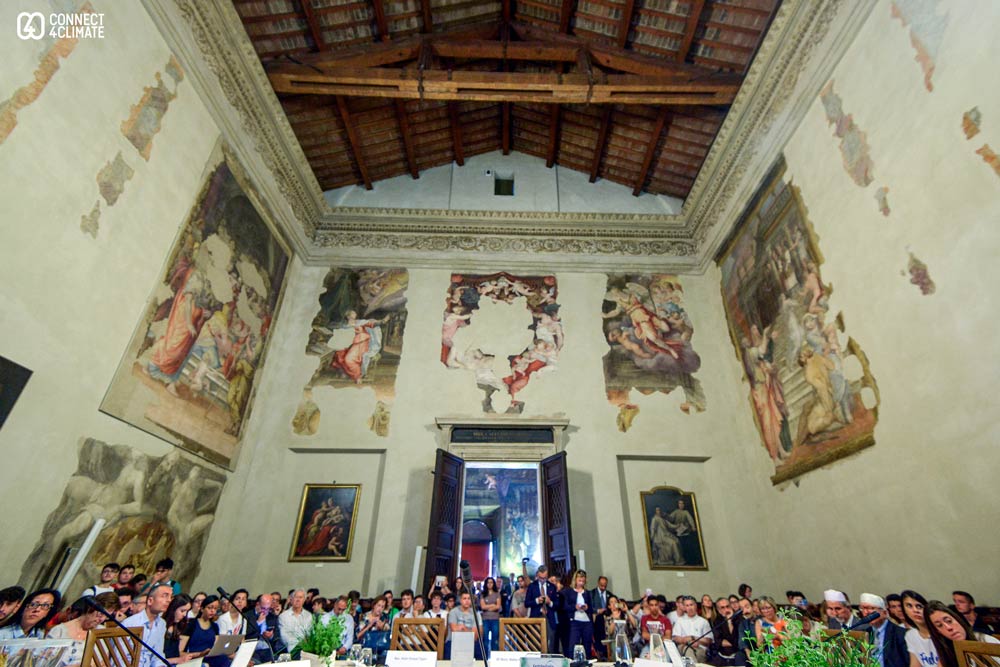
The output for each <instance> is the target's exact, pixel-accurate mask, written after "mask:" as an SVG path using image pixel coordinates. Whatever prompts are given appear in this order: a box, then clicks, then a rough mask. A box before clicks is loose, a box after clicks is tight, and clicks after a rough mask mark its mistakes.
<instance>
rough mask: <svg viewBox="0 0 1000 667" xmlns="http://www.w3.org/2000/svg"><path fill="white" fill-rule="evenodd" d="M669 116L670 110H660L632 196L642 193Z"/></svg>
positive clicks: (664, 108) (665, 108)
mask: <svg viewBox="0 0 1000 667" xmlns="http://www.w3.org/2000/svg"><path fill="white" fill-rule="evenodd" d="M669 116H670V110H669V109H668V108H667V107H663V108H661V109H660V115H659V116H657V117H656V126H655V127H654V128H653V133H652V134H651V135H650V136H649V143H648V144H647V145H646V155H645V156H644V157H643V159H642V169H640V170H639V175H638V176H637V177H636V179H635V186H634V187H633V188H632V194H633V195H635V196H636V197H638V196H639V193H640V192H642V186H643V185H645V184H646V176H648V175H649V167H650V165H652V164H653V156H654V155H656V146H657V145H658V144H659V143H660V135H661V134H663V126H664V125H666V124H667V118H668V117H669Z"/></svg>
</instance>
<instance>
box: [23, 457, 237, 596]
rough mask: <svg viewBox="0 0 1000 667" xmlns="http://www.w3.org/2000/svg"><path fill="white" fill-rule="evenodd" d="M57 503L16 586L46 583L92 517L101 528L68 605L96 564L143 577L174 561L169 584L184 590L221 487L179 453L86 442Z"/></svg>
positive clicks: (217, 476) (95, 573)
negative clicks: (123, 566) (128, 567)
mask: <svg viewBox="0 0 1000 667" xmlns="http://www.w3.org/2000/svg"><path fill="white" fill-rule="evenodd" d="M78 454H79V462H78V465H77V469H76V472H75V473H74V474H73V476H72V477H70V479H69V481H68V482H67V484H66V488H65V490H64V491H63V494H62V498H61V500H60V501H59V505H58V506H57V507H56V509H55V510H53V512H52V513H51V514H49V516H48V519H46V521H45V527H44V528H43V530H42V534H41V537H40V538H39V540H38V542H37V543H36V545H35V548H34V549H33V550H32V552H31V555H30V556H28V559H27V560H26V561H25V562H24V566H23V567H22V569H21V579H20V583H21V584H22V585H23V586H25V587H26V588H27V589H28V590H32V589H33V588H35V587H37V586H40V585H42V584H43V583H44V584H45V585H48V583H50V578H51V576H52V574H53V570H54V568H56V567H58V565H59V562H60V560H61V558H62V556H63V553H64V550H65V549H66V547H69V546H73V547H79V546H80V545H81V544H82V543H83V540H84V539H85V538H86V537H87V535H88V533H89V532H90V529H91V527H92V526H93V525H94V523H95V522H96V521H97V520H98V519H104V520H105V521H106V522H107V523H106V524H105V526H104V528H103V529H102V530H101V532H100V534H99V535H98V538H97V541H96V542H95V543H94V547H93V549H92V550H91V552H90V555H89V556H88V557H87V559H86V561H85V562H84V564H83V567H82V568H81V569H80V572H79V574H77V576H76V578H75V579H74V580H73V582H72V583H71V584H70V587H69V590H68V592H69V593H70V595H69V599H75V598H76V596H77V595H78V594H79V592H80V591H82V590H83V589H84V588H85V587H86V586H88V585H90V584H92V583H93V582H95V581H97V580H98V579H99V578H100V574H101V568H102V567H103V566H104V563H108V562H112V561H113V562H116V563H134V564H135V566H136V572H145V573H147V574H148V573H151V572H152V571H153V569H154V565H155V564H156V561H158V560H160V559H161V558H165V557H167V556H170V557H171V558H173V559H174V562H175V564H176V565H175V567H174V571H173V577H174V579H177V580H178V581H180V582H181V585H182V586H183V587H184V588H185V590H187V588H188V587H189V586H190V585H191V582H192V581H194V578H195V577H196V576H197V574H198V570H199V568H200V563H201V556H202V552H203V551H204V548H205V544H206V542H207V540H208V534H209V530H210V529H211V526H212V522H213V521H214V520H215V510H216V507H217V506H218V503H219V498H220V496H221V495H222V488H223V486H224V484H225V482H226V478H225V476H224V475H223V474H221V473H219V472H216V471H214V470H211V469H209V468H207V467H205V466H202V465H199V464H197V463H194V462H193V461H191V460H189V459H187V458H185V457H184V456H183V455H182V454H181V453H180V450H176V449H175V450H172V451H171V452H170V453H169V454H167V455H166V456H149V455H147V454H144V453H142V452H140V451H138V450H137V449H134V448H132V447H129V446H127V445H108V444H106V443H103V442H100V441H99V440H94V439H92V438H87V439H86V440H84V441H83V442H82V443H81V444H80V446H79V451H78Z"/></svg>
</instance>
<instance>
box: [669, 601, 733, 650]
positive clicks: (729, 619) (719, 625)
mask: <svg viewBox="0 0 1000 667" xmlns="http://www.w3.org/2000/svg"><path fill="white" fill-rule="evenodd" d="M741 616H743V610H742V609H737V610H736V611H734V612H733V615H732V616H730V617H729V618H724V619H722V620H721V621H719V622H718V623H716V624H715V625H713V626H712V627H710V628H709V629H708V631H707V632H705V633H704V634H703V635H702V636H701V637H697V638H696V639H695V640H694V641H692V642H691V643H689V644H686V645H685V646H684V650H683V651H681V655H684V654H685V653H687V651H688V649H689V648H691V647H692V646H694V645H695V644H697V643H698V642H700V641H701V640H702V639H704V638H705V637H707V636H709V635H710V634H712V633H714V632H715V631H716V630H718V629H719V628H721V627H722V626H723V625H725V624H726V623H728V622H729V621H736V620H738V619H739V618H740V617H741Z"/></svg>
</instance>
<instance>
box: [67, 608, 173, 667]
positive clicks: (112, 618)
mask: <svg viewBox="0 0 1000 667" xmlns="http://www.w3.org/2000/svg"><path fill="white" fill-rule="evenodd" d="M83 601H84V603H85V604H86V605H87V606H88V607H90V608H91V609H93V610H94V611H98V612H100V613H101V614H103V615H104V617H105V618H107V619H108V620H109V621H111V622H112V623H114V624H115V625H117V626H118V627H119V628H121V629H122V630H124V631H125V634H127V635H128V636H129V637H131V638H132V639H134V640H136V641H137V642H139V643H140V644H142V645H143V646H144V647H145V648H146V650H147V651H149V652H150V653H152V654H153V655H154V656H156V657H157V658H159V659H160V661H161V662H162V663H163V664H164V665H166V666H167V667H173V665H171V664H170V661H169V660H167V659H166V658H164V657H163V656H162V655H160V653H159V652H158V651H157V650H156V649H154V648H153V647H152V646H150V645H149V644H147V643H146V642H144V641H142V638H141V637H139V635H137V634H135V633H134V632H132V630H131V629H130V628H127V627H125V625H123V624H122V622H121V621H119V620H118V619H117V618H116V617H115V615H114V614H113V613H111V612H110V611H108V610H107V609H105V608H104V607H103V606H102V605H101V603H100V602H98V601H97V600H96V599H95V598H94V596H93V595H85V596H83Z"/></svg>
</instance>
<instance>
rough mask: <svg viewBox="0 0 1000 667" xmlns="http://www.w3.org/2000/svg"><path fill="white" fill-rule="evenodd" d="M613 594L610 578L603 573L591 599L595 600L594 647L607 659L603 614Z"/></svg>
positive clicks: (591, 594) (599, 654) (602, 657)
mask: <svg viewBox="0 0 1000 667" xmlns="http://www.w3.org/2000/svg"><path fill="white" fill-rule="evenodd" d="M612 595H613V593H612V592H611V591H609V590H608V578H607V577H605V576H604V575H601V576H600V577H598V578H597V588H595V589H594V590H592V591H590V599H591V600H593V601H594V648H595V649H596V650H597V655H598V657H599V658H600V659H601V660H605V659H607V651H608V647H607V645H606V644H604V643H603V642H604V640H605V639H607V633H606V632H605V628H604V617H603V614H604V611H605V610H606V609H607V608H608V598H610V597H611V596H612Z"/></svg>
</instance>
